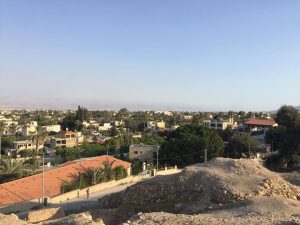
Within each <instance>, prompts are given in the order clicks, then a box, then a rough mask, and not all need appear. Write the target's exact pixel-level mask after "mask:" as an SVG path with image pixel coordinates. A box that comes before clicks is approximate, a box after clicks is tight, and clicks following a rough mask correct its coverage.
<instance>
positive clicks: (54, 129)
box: [42, 124, 61, 133]
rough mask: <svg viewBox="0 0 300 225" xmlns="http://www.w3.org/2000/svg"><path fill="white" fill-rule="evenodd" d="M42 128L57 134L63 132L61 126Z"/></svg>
mask: <svg viewBox="0 0 300 225" xmlns="http://www.w3.org/2000/svg"><path fill="white" fill-rule="evenodd" d="M42 128H43V129H44V130H45V131H47V132H55V133H59V132H60V130H61V126H60V125H59V124H57V125H48V126H43V127H42Z"/></svg>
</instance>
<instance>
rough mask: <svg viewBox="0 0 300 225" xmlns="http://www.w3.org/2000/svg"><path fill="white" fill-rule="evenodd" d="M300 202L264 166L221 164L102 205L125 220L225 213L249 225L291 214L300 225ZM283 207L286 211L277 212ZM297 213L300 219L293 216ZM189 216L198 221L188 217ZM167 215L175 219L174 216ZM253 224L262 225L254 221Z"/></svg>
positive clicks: (153, 182)
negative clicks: (299, 214) (118, 212)
mask: <svg viewBox="0 0 300 225" xmlns="http://www.w3.org/2000/svg"><path fill="white" fill-rule="evenodd" d="M299 200H300V189H299V187H297V186H295V185H292V184H290V183H289V182H287V181H285V180H284V179H283V178H282V177H281V176H279V175H278V174H277V173H274V172H271V171H269V170H268V169H266V168H265V167H263V166H262V165H261V162H260V161H258V160H250V159H239V160H234V159H225V158H217V159H214V160H212V161H209V162H207V163H202V164H196V165H193V166H189V167H186V168H185V169H183V171H182V172H181V173H179V174H174V175H169V176H161V177H156V178H154V179H150V180H148V181H145V182H142V183H139V184H137V185H135V186H132V187H130V188H128V189H127V190H126V191H124V192H122V193H117V194H113V195H111V196H108V197H105V198H102V199H100V200H99V204H100V208H114V210H116V209H117V210H122V211H123V215H124V217H123V219H125V218H126V216H127V217H128V216H129V215H133V214H135V213H139V212H160V211H163V212H169V213H173V214H180V215H173V217H172V218H174V219H175V218H176V220H179V219H180V217H181V216H182V218H189V219H193V218H194V217H195V218H198V219H199V218H201V216H202V215H203V213H206V214H212V218H214V216H215V215H216V214H218V213H220V212H222V215H221V218H222V217H224V215H225V214H226V213H227V214H228V215H229V216H230V217H235V216H239V217H243V218H244V220H245V221H248V219H251V220H252V219H253V218H254V217H255V216H251V217H249V216H247V215H248V214H253V213H254V214H255V215H257V213H261V212H264V214H268V215H267V217H268V216H271V217H272V216H273V217H274V216H279V214H280V213H283V215H284V213H286V214H287V215H286V217H285V218H291V220H290V221H292V220H295V221H297V218H298V216H297V213H299V212H300V204H299V202H300V201H299ZM270 202H272V204H270ZM277 206H282V207H281V208H280V210H277V211H276V207H277ZM291 212H293V215H296V216H292V214H291ZM200 213H201V214H200ZM184 214H185V215H186V216H184ZM188 214H193V216H187V215H188ZM194 214H199V215H198V216H195V215H194ZM125 215H126V216H125ZM142 215H143V214H142ZM146 215H147V218H148V217H149V216H152V215H153V219H154V220H155V221H156V219H157V218H158V217H157V214H155V213H154V214H150V215H149V214H146ZM159 215H161V214H159ZM166 215H168V216H167V217H168V218H171V216H170V214H166ZM248 217H249V218H248ZM267 217H266V218H265V220H266V221H268V218H267ZM247 218H248V219H247ZM282 218H283V217H282ZM263 220H264V216H263V215H261V219H260V220H258V221H261V223H263ZM280 220H281V217H280V218H278V219H274V221H277V222H278V221H280ZM150 221H151V220H150ZM171 221H172V219H171ZM174 221H175V220H174ZM195 221H197V219H195ZM204 221H205V220H204ZM238 221H239V220H238ZM104 222H105V221H104ZM240 222H242V220H241V221H240ZM137 223H138V222H137ZM183 223H185V222H184V221H183ZM187 223H188V224H189V223H190V222H187ZM197 223H198V221H197ZM218 223H219V224H224V223H223V222H220V221H219V220H216V224H218ZM245 223H246V222H245ZM247 223H249V222H247ZM266 223H267V222H266ZM156 224H173V222H172V223H170V222H167V221H165V222H164V219H163V218H162V221H161V222H160V223H159V222H158V221H156ZM192 224H193V223H192ZM204 224H205V223H204ZM225 224H226V223H225ZM228 224H231V222H228ZM250 224H251V223H250ZM252 224H256V222H254V221H253V223H252Z"/></svg>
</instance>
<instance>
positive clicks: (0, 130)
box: [0, 120, 5, 159]
mask: <svg viewBox="0 0 300 225" xmlns="http://www.w3.org/2000/svg"><path fill="white" fill-rule="evenodd" d="M4 131H5V123H4V121H3V120H1V121H0V159H1V157H2V135H3V132H4Z"/></svg>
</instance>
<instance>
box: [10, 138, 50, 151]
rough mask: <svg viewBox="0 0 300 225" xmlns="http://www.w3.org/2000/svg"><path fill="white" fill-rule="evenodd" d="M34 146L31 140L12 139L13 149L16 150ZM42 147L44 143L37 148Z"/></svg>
mask: <svg viewBox="0 0 300 225" xmlns="http://www.w3.org/2000/svg"><path fill="white" fill-rule="evenodd" d="M35 148H36V146H35V144H34V143H33V142H32V141H29V140H26V141H14V142H13V149H16V150H17V151H18V152H19V151H22V150H25V149H35ZM42 148H44V144H40V145H39V147H38V149H42Z"/></svg>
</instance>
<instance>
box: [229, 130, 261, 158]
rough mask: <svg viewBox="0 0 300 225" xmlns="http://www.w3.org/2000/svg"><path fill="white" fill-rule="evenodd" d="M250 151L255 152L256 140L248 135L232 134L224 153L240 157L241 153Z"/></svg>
mask: <svg viewBox="0 0 300 225" xmlns="http://www.w3.org/2000/svg"><path fill="white" fill-rule="evenodd" d="M249 147H250V152H251V153H252V154H255V153H256V152H257V151H258V142H257V141H256V140H255V139H254V138H252V137H249V136H237V135H236V136H233V137H231V138H230V139H229V141H228V144H227V145H226V147H225V152H224V155H225V156H227V157H231V158H240V157H242V154H248V153H249Z"/></svg>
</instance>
